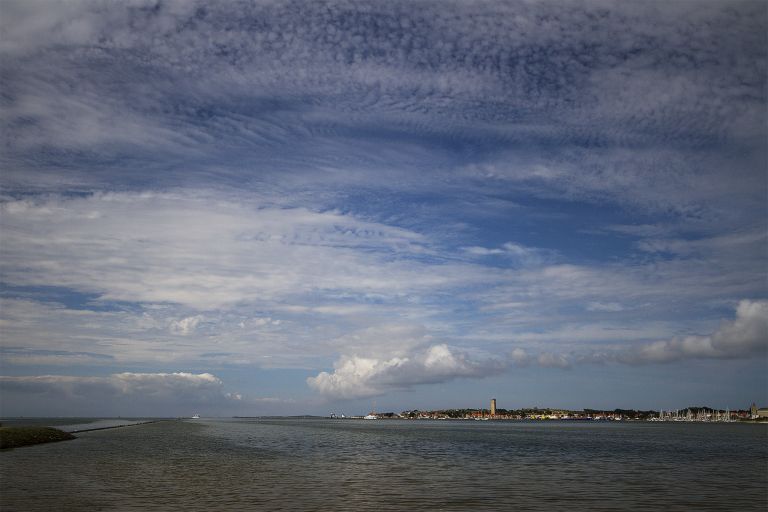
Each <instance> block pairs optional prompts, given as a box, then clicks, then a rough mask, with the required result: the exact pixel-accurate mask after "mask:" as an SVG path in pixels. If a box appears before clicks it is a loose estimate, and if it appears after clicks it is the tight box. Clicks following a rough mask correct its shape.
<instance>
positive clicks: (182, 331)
mask: <svg viewBox="0 0 768 512" xmlns="http://www.w3.org/2000/svg"><path fill="white" fill-rule="evenodd" d="M202 320H203V316H202V315H195V316H188V317H186V318H182V319H181V320H173V321H172V322H171V326H170V329H171V332H172V333H174V334H179V335H181V336H187V335H189V334H191V333H193V332H194V331H195V329H196V328H197V324H199V323H200V322H201V321H202Z"/></svg>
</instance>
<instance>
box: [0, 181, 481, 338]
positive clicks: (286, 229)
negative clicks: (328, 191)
mask: <svg viewBox="0 0 768 512" xmlns="http://www.w3.org/2000/svg"><path fill="white" fill-rule="evenodd" d="M227 199H230V198H227V197H226V196H223V197H220V196H216V195H210V194H209V195H208V196H207V197H206V196H202V197H196V196H195V194H194V193H186V194H155V193H143V194H133V193H125V194H96V195H92V196H88V197H81V198H63V197H48V198H44V199H43V198H41V199H39V200H37V201H27V200H20V201H13V200H11V201H5V202H3V203H2V204H0V208H2V211H3V220H2V227H3V230H4V239H5V240H4V242H5V243H4V244H3V247H2V248H1V249H0V255H1V256H2V261H1V262H0V269H2V272H3V276H4V280H5V281H6V282H7V283H9V284H13V285H20V286H60V287H67V288H71V289H74V290H78V291H81V292H86V293H95V294H98V295H99V296H100V298H102V299H104V300H111V301H131V302H145V303H174V304H182V305H185V306H189V307H191V308H195V309H198V310H212V309H217V308H221V307H225V306H232V305H235V304H237V303H240V302H244V301H254V300H261V301H275V300H278V299H287V298H289V297H292V296H296V295H297V294H302V293H308V292H311V291H317V292H334V293H338V292H341V291H344V292H348V293H354V294H368V293H379V294H385V295H392V294H398V293H401V292H403V291H405V290H415V289H423V290H431V289H434V288H439V287H443V286H448V285H450V284H452V283H453V284H455V283H457V282H459V281H465V282H468V279H469V277H470V276H471V275H472V274H475V275H478V274H477V272H473V271H472V270H471V269H465V270H464V271H463V272H458V271H454V270H453V266H452V265H445V266H443V267H442V269H438V268H436V267H434V266H433V267H429V266H426V265H424V264H423V263H419V262H418V261H417V257H420V256H422V255H426V254H428V250H427V249H426V246H425V242H426V239H425V237H424V236H422V235H420V234H418V233H416V232H413V231H408V230H405V229H401V228H397V227H393V226H388V225H385V224H381V223H375V222H367V221H363V220H360V219H357V218H355V217H353V216H351V215H343V214H341V213H337V212H314V211H311V210H308V209H306V208H277V207H269V206H264V207H259V206H258V205H257V206H250V205H246V204H239V203H237V202H234V201H231V200H230V201H228V202H225V201H227ZM42 240H45V243H42V242H41V241H42ZM65 269H66V270H65ZM199 321H200V320H199V319H198V318H197V317H196V316H194V315H192V316H190V317H189V318H187V319H186V320H180V321H177V323H175V324H172V325H171V329H172V331H173V332H175V333H178V334H189V333H190V332H191V331H192V330H194V328H195V327H196V326H197V324H198V322H199Z"/></svg>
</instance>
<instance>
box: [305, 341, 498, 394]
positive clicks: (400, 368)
mask: <svg viewBox="0 0 768 512" xmlns="http://www.w3.org/2000/svg"><path fill="white" fill-rule="evenodd" d="M506 366H507V365H506V363H504V362H502V361H499V360H497V359H490V358H489V359H483V360H481V359H472V358H471V357H470V356H469V355H468V354H466V353H463V352H460V351H457V350H456V349H453V350H452V349H451V348H449V347H448V346H447V345H445V344H439V345H432V346H430V347H428V348H426V349H424V350H418V351H414V352H412V353H410V354H408V355H405V356H400V357H391V358H373V357H359V356H342V357H341V358H340V359H339V360H338V361H337V362H336V363H335V364H334V371H333V372H332V373H328V372H321V373H319V374H318V375H317V376H315V377H309V378H308V379H307V383H308V384H309V386H310V387H311V388H313V389H315V390H316V391H318V392H320V393H321V394H323V395H326V396H330V397H335V398H354V397H368V396H376V395H381V394H384V393H386V392H388V391H392V390H402V389H409V388H410V387H412V386H415V385H420V384H432V383H438V382H445V381H449V380H453V379H456V378H461V377H473V378H481V377H487V376H490V375H494V374H496V373H499V372H500V371H503V370H504V369H505V368H506Z"/></svg>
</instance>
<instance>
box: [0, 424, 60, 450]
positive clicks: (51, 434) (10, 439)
mask: <svg viewBox="0 0 768 512" xmlns="http://www.w3.org/2000/svg"><path fill="white" fill-rule="evenodd" d="M68 439H75V436H73V435H72V434H70V433H69V432H62V431H61V430H58V429H55V428H51V427H0V449H6V448H18V447H19V446H29V445H33V444H40V443H53V442H56V441H66V440H68Z"/></svg>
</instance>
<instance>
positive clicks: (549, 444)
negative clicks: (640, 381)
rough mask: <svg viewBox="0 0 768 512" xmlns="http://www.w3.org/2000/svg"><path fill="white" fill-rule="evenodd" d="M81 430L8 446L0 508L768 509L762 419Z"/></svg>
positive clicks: (199, 423) (216, 424)
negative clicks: (71, 436)
mask: <svg viewBox="0 0 768 512" xmlns="http://www.w3.org/2000/svg"><path fill="white" fill-rule="evenodd" d="M50 423H58V424H63V423H62V420H60V421H58V422H50ZM70 424H73V423H72V422H71V421H70ZM77 436H78V438H77V439H76V440H73V441H65V442H60V443H51V444H43V445H37V446H30V447H24V448H17V449H15V450H10V451H3V452H0V510H2V511H4V512H5V511H17V510H18V511H35V510H46V511H48V510H73V511H74V510H77V511H87V510H264V511H272V510H318V511H321V510H363V509H376V510H461V511H464V510H499V511H501V510H503V511H514V510H521V511H523V510H554V509H570V510H642V511H648V510H665V511H668V510H742V511H743V510H760V511H765V510H766V506H767V505H768V426H766V425H755V424H705V423H640V422H633V423H620V422H610V423H608V422H606V423H597V422H554V421H548V422H526V421H519V422H512V421H510V422H507V421H485V422H479V421H405V420H403V421H400V420H377V421H364V420H325V419H201V420H171V421H164V422H157V423H149V424H141V425H133V426H127V427H123V428H115V429H108V430H97V431H91V432H81V433H78V434H77Z"/></svg>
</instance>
